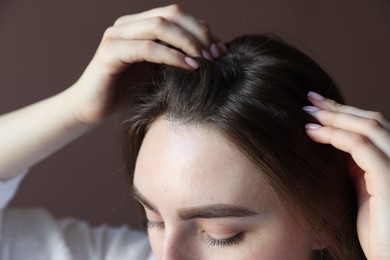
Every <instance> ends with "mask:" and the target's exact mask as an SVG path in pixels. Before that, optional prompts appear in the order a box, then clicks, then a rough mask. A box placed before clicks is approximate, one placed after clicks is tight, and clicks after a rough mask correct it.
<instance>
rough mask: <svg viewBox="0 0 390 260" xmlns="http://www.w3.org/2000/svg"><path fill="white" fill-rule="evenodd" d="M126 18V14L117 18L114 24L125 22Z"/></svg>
mask: <svg viewBox="0 0 390 260" xmlns="http://www.w3.org/2000/svg"><path fill="white" fill-rule="evenodd" d="M125 20H126V16H125V15H123V16H120V17H119V18H118V19H116V20H115V22H114V26H115V25H118V24H121V23H123V22H124V21H125Z"/></svg>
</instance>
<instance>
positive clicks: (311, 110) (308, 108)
mask: <svg viewBox="0 0 390 260" xmlns="http://www.w3.org/2000/svg"><path fill="white" fill-rule="evenodd" d="M302 109H303V111H306V112H308V113H314V112H317V111H318V110H320V109H319V108H318V107H315V106H304V107H303V108H302Z"/></svg>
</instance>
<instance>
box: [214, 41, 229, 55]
mask: <svg viewBox="0 0 390 260" xmlns="http://www.w3.org/2000/svg"><path fill="white" fill-rule="evenodd" d="M217 44H218V47H219V49H220V50H221V51H222V53H227V52H228V51H229V49H228V48H227V47H226V45H225V44H223V43H222V42H219V43H217Z"/></svg>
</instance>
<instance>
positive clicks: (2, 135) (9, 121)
mask: <svg viewBox="0 0 390 260" xmlns="http://www.w3.org/2000/svg"><path fill="white" fill-rule="evenodd" d="M71 103H72V102H71V100H70V96H69V94H68V92H67V91H65V92H62V93H60V94H58V95H55V96H53V97H50V98H47V99H45V100H42V101H40V102H38V103H35V104H32V105H30V106H27V107H24V108H22V109H19V110H17V111H14V112H11V113H8V114H5V115H3V116H0V147H1V148H0V179H7V178H12V177H13V176H15V175H17V174H18V173H19V172H21V171H22V170H24V169H26V168H29V167H31V166H33V165H34V164H36V163H38V162H39V161H41V160H43V159H44V158H46V157H48V156H49V155H51V154H52V153H54V152H56V151H57V150H59V149H60V148H62V147H63V146H65V145H66V144H68V143H70V142H71V141H73V140H74V139H76V138H77V137H79V136H81V135H82V134H84V133H86V132H88V131H89V130H90V129H92V128H93V127H94V125H84V124H81V123H79V122H78V121H77V120H76V118H75V116H74V114H73V112H72V109H70V104H71Z"/></svg>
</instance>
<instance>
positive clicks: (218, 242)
mask: <svg viewBox="0 0 390 260" xmlns="http://www.w3.org/2000/svg"><path fill="white" fill-rule="evenodd" d="M241 240H242V233H238V234H237V235H235V236H233V237H229V238H224V239H215V238H212V237H210V236H208V237H207V244H208V245H209V246H218V247H228V246H234V245H237V244H239V243H240V242H241Z"/></svg>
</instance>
